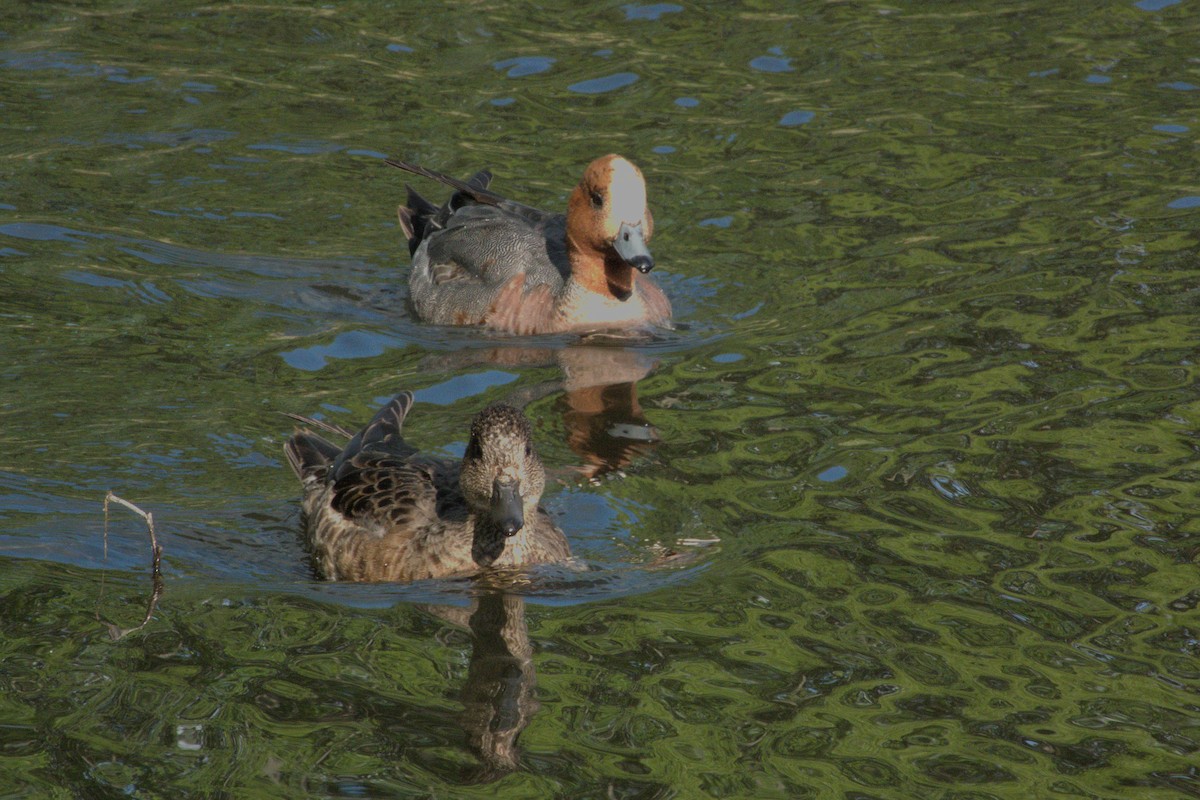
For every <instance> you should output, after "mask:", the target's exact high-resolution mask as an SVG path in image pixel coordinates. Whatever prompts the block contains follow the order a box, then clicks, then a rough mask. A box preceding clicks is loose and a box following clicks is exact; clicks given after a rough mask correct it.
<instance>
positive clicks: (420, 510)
mask: <svg viewBox="0 0 1200 800" xmlns="http://www.w3.org/2000/svg"><path fill="white" fill-rule="evenodd" d="M330 505H331V506H332V508H333V509H334V510H335V511H337V512H338V513H339V514H341V515H342V516H343V517H345V518H346V519H347V520H348V521H350V522H352V523H354V524H355V525H357V526H359V527H361V528H363V529H365V530H367V531H370V532H372V533H374V534H375V535H380V536H382V535H384V534H386V533H389V532H408V531H416V530H418V529H419V528H421V527H422V526H425V525H428V524H430V523H433V522H436V521H437V518H438V492H437V484H436V470H435V469H434V468H433V467H432V466H431V465H429V464H421V463H414V462H410V461H404V460H402V459H399V458H396V457H395V456H390V455H386V454H383V453H379V452H377V451H369V452H365V453H360V454H358V455H357V456H356V457H354V458H352V459H349V460H347V461H346V462H345V463H344V464H343V466H342V474H341V476H340V477H339V478H338V479H337V480H336V481H335V482H334V484H333V494H332V496H331V498H330Z"/></svg>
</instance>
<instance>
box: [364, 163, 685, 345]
mask: <svg viewBox="0 0 1200 800" xmlns="http://www.w3.org/2000/svg"><path fill="white" fill-rule="evenodd" d="M387 163H388V164H390V165H392V166H393V167H399V168H400V169H403V170H406V171H408V172H411V173H414V174H416V175H421V176H424V177H427V178H433V179H434V180H437V181H440V182H441V183H444V184H446V185H448V186H451V187H453V188H454V189H455V190H456V191H455V193H454V195H453V196H452V197H451V198H450V199H449V200H448V201H447V202H446V204H445V205H443V206H441V207H438V206H435V205H434V204H433V203H431V202H429V201H428V200H426V199H425V198H423V197H421V195H419V194H417V193H416V192H415V191H413V190H412V188H409V190H408V200H407V204H406V205H403V206H400V208H399V210H398V215H399V218H400V227H401V228H402V229H403V230H404V233H405V235H406V236H407V237H408V246H409V252H410V253H411V254H412V270H411V272H410V273H409V282H408V285H409V297H410V299H411V302H412V306H413V309H414V310H415V311H416V314H417V316H418V317H419V318H420V319H421V320H423V321H425V322H432V323H434V324H437V325H483V326H486V327H489V328H493V329H496V330H502V331H509V332H512V333H519V334H538V333H556V332H563V331H577V332H582V331H595V330H621V331H624V330H628V329H629V328H648V327H651V326H654V325H665V324H668V323H669V322H670V319H671V303H670V301H669V300H667V297H666V295H664V294H663V292H662V290H661V289H659V288H658V286H657V285H656V284H655V283H654V281H653V280H651V279H650V277H649V276H648V274H647V273H649V272H650V270H651V269H653V267H654V259H653V257H651V255H650V250H649V248H648V247H647V242H649V241H650V236H651V235H652V234H653V232H654V219H653V217H652V216H651V214H650V209H649V207H648V206H647V205H646V181H645V179H644V178H643V177H642V172H641V170H639V169H638V168H637V167H636V166H634V164H633V163H632V162H631V161H629V160H628V159H625V158H622V157H621V156H618V155H607V156H603V157H601V158H597V159H596V160H595V161H593V162H592V163H591V164H589V165H588V167H587V169H586V170H585V171H584V174H583V178H582V179H581V180H580V181H579V184H578V185H577V186H576V187H575V189H574V190H573V191H572V192H571V196H570V198H569V199H568V201H567V213H566V215H565V216H564V215H562V214H551V213H548V212H545V211H539V210H538V209H536V208H532V207H530V206H526V205H522V204H520V203H516V202H513V201H512V200H506V199H505V198H503V197H501V196H500V195H498V194H496V193H495V192H492V191H491V190H489V189H488V185H489V184H490V183H491V179H492V173H491V172H489V171H488V170H483V171H481V172H478V173H476V174H475V175H474V176H472V177H471V178H470V179H469V180H466V181H460V180H458V179H456V178H452V177H450V176H448V175H443V174H441V173H440V172H435V171H433V170H430V169H426V168H425V167H421V166H417V165H416V164H410V163H407V162H404V161H388V162H387Z"/></svg>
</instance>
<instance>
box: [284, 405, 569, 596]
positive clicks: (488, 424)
mask: <svg viewBox="0 0 1200 800" xmlns="http://www.w3.org/2000/svg"><path fill="white" fill-rule="evenodd" d="M412 404H413V396H412V394H411V393H410V392H402V393H400V394H399V395H398V396H397V397H395V398H394V399H393V400H392V401H391V402H389V403H388V404H387V405H386V406H384V407H383V409H381V410H380V411H379V413H378V414H376V415H375V417H374V419H372V420H371V421H370V422H369V423H368V424H367V426H366V427H365V428H363V429H362V430H361V431H360V432H358V433H357V434H354V435H353V437H352V438H351V439H350V442H349V443H348V444H347V445H346V446H345V447H344V448H339V447H337V446H336V445H333V444H330V443H329V442H328V441H326V440H325V439H323V438H321V437H320V436H318V435H316V434H315V433H313V432H311V431H310V430H308V429H305V428H298V429H296V431H295V433H293V434H292V437H291V438H290V439H288V441H287V443H286V444H285V445H284V450H285V451H286V453H287V457H288V461H289V462H290V463H291V465H292V469H293V470H294V471H295V472H296V475H297V476H299V478H300V480H301V482H302V483H303V484H304V500H303V508H304V532H305V537H306V538H307V540H308V543H309V546H310V547H311V549H312V552H313V556H314V559H315V560H316V565H317V570H318V571H319V572H320V573H321V575H322V576H323V577H325V578H327V579H329V580H343V581H347V580H348V581H412V580H419V579H422V578H444V577H451V576H465V575H472V574H475V573H477V572H480V571H482V570H485V569H487V568H502V567H510V568H511V567H520V566H524V565H530V564H539V563H547V562H559V561H566V560H567V559H569V558H570V557H571V549H570V546H569V545H568V544H567V540H566V537H564V536H563V533H562V531H561V530H559V529H558V528H557V527H556V526H555V525H554V523H553V522H552V521H551V519H550V515H549V514H547V513H546V512H545V511H544V510H543V509H541V508H540V507H539V506H538V500H539V498H540V497H541V494H542V488H543V486H544V485H545V471H544V470H543V468H542V462H541V460H539V459H538V456H537V453H536V452H535V451H534V449H533V440H532V430H531V428H530V425H529V420H527V419H526V418H525V415H524V414H522V413H521V412H520V411H518V410H517V409H515V408H513V407H511V406H507V405H500V404H497V405H492V406H488V407H487V408H485V409H484V410H483V411H481V412H479V414H477V415H476V416H475V419H474V420H473V421H472V423H471V438H470V441H469V443H468V444H467V450H466V453H465V454H464V455H463V458H462V460H461V461H450V460H446V459H438V458H433V457H430V456H422V455H420V454H419V453H418V452H417V450H416V448H414V447H413V446H412V445H410V444H408V443H407V442H405V441H404V439H403V438H402V436H401V434H400V429H401V426H403V424H404V419H405V417H406V416H408V412H409V410H410V409H411V408H412ZM297 419H300V420H301V421H302V422H306V423H308V424H310V425H313V426H316V427H320V428H325V429H326V430H330V431H334V432H336V433H340V434H344V435H347V436H349V435H350V433H351V432H350V431H347V430H345V429H342V428H340V427H338V426H335V425H329V424H327V423H323V422H319V421H317V420H312V419H308V418H305V417H297Z"/></svg>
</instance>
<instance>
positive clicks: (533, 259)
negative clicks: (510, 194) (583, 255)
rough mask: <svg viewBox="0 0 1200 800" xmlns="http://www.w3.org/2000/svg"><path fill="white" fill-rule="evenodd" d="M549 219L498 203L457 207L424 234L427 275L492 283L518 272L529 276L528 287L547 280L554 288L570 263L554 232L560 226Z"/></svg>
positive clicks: (438, 279)
mask: <svg viewBox="0 0 1200 800" xmlns="http://www.w3.org/2000/svg"><path fill="white" fill-rule="evenodd" d="M534 210H535V211H536V209H534ZM538 213H539V214H542V212H538ZM560 216H561V215H560ZM555 222H556V218H555V217H554V216H553V215H545V214H542V216H541V217H540V218H538V219H536V220H531V219H530V218H529V217H527V216H524V215H522V214H518V213H515V212H513V211H511V210H510V209H508V208H502V207H499V206H483V205H472V206H466V207H463V208H460V209H459V210H458V211H457V212H455V213H454V215H453V216H452V217H450V219H449V220H448V221H447V222H446V226H445V228H443V229H442V230H440V231H438V232H437V233H436V234H435V235H433V236H431V237H430V238H429V243H428V245H427V246H426V251H425V252H426V257H427V258H428V262H429V269H430V278H431V280H432V281H433V283H434V284H437V285H441V284H447V283H479V284H483V285H488V286H498V285H500V284H503V283H504V282H505V281H507V280H508V279H509V278H511V277H512V276H513V275H515V274H517V273H523V274H525V275H527V276H529V277H530V278H531V279H532V280H530V281H529V283H530V285H535V284H538V283H550V284H551V285H552V286H553V287H555V288H557V286H558V285H560V284H561V283H562V281H564V280H565V279H566V276H567V275H568V274H569V273H570V266H569V265H568V263H567V259H566V248H565V244H564V243H563V237H556V236H555V233H556V232H557V231H558V230H560V229H565V228H564V227H563V226H557V225H555V224H554V223H555Z"/></svg>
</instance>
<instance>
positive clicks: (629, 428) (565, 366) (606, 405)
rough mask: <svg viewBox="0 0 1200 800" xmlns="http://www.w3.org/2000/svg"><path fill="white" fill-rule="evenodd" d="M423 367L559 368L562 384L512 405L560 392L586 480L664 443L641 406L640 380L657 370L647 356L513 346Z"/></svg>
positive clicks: (515, 398) (592, 348)
mask: <svg viewBox="0 0 1200 800" xmlns="http://www.w3.org/2000/svg"><path fill="white" fill-rule="evenodd" d="M424 363H425V365H426V366H428V367H429V368H431V369H436V370H438V371H448V372H453V371H458V370H462V369H465V368H470V367H479V366H483V365H491V366H500V367H538V366H549V365H557V366H558V367H559V369H560V371H561V372H562V378H561V380H556V381H547V382H544V383H541V384H537V385H534V386H531V387H527V388H525V389H521V390H518V391H516V392H513V393H512V395H511V396H510V397H509V398H508V401H509V402H511V403H513V404H514V405H517V406H526V405H528V404H530V403H532V402H534V401H535V400H539V399H541V398H543V397H546V396H548V395H550V394H552V393H554V392H557V391H561V392H562V396H561V397H560V398H559V399H558V400H557V402H556V404H555V405H556V408H557V410H558V411H559V412H560V413H561V414H562V419H563V424H564V426H565V427H566V429H567V444H568V446H570V448H571V449H572V450H573V451H574V452H575V453H576V454H577V455H578V456H579V457H580V459H581V464H580V465H579V467H578V469H579V471H580V472H582V473H583V476H584V477H585V478H587V479H593V480H594V479H598V478H600V477H603V476H604V475H605V474H607V473H610V472H616V471H619V470H621V469H623V468H624V467H626V466H627V465H629V464H630V463H631V462H632V461H634V460H635V459H636V458H638V457H640V456H642V455H644V454H646V453H648V452H649V451H650V450H652V449H653V448H654V447H655V446H656V445H657V444H658V442H659V434H658V430H657V429H656V428H655V427H654V426H653V425H652V424H650V422H649V420H647V419H646V415H645V413H644V412H643V411H642V407H641V404H640V403H639V402H638V394H637V384H638V381H640V380H642V379H643V378H645V377H646V376H647V375H649V374H650V373H651V372H652V371H653V370H654V368H655V367H656V366H658V362H657V361H656V360H655V359H653V358H652V357H650V356H649V355H647V354H646V353H642V352H639V351H636V350H630V349H628V348H624V347H616V346H607V345H601V344H587V343H583V344H579V345H572V346H568V347H561V348H549V347H515V346H513V347H493V348H485V349H466V350H460V351H457V352H454V353H445V354H439V355H437V356H431V357H430V358H429V359H427V360H426V361H425V362H424Z"/></svg>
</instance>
